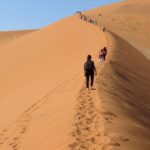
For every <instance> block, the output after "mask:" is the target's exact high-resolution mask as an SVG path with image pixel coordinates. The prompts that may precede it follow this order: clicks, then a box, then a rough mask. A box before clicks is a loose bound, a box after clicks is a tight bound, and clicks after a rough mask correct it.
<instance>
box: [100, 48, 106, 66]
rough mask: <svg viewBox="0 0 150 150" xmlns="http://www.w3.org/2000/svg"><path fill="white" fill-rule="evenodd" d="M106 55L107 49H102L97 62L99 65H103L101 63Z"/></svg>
mask: <svg viewBox="0 0 150 150" xmlns="http://www.w3.org/2000/svg"><path fill="white" fill-rule="evenodd" d="M106 55H107V48H106V47H104V48H103V49H101V50H100V52H99V62H100V64H103V62H104V61H105V58H106Z"/></svg>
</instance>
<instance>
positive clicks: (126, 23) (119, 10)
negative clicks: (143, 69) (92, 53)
mask: <svg viewBox="0 0 150 150" xmlns="http://www.w3.org/2000/svg"><path fill="white" fill-rule="evenodd" d="M149 8H150V2H149V1H148V0H144V1H139V0H137V1H136V0H135V1H132V0H129V1H124V2H122V3H118V4H113V5H110V6H105V7H102V8H98V9H94V10H91V11H89V12H88V13H87V15H88V16H91V17H92V18H94V19H96V20H97V21H98V23H99V25H101V26H105V27H106V28H107V29H109V30H111V31H113V32H114V33H116V34H117V35H119V36H120V37H123V38H124V39H126V40H127V41H128V42H129V43H130V44H132V45H134V47H136V48H137V49H138V50H139V51H140V52H142V53H143V54H144V55H145V56H146V57H147V58H150V51H149V47H150V42H149V41H150V30H149V26H150V15H149V14H150V9H149ZM99 14H101V15H100V16H99Z"/></svg>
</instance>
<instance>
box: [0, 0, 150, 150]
mask: <svg viewBox="0 0 150 150" xmlns="http://www.w3.org/2000/svg"><path fill="white" fill-rule="evenodd" d="M149 4H150V3H149V2H148V1H146V0H145V1H142V4H141V2H140V1H139V0H136V1H132V0H130V1H125V2H121V3H116V4H111V5H109V6H105V7H102V8H96V9H93V10H90V11H87V12H86V13H85V15H86V16H88V17H90V18H92V19H95V20H96V21H97V22H98V24H97V25H94V24H91V23H89V22H86V21H83V20H81V19H80V17H79V15H78V14H77V15H74V16H71V17H67V18H65V19H63V20H60V21H58V22H56V23H54V24H52V25H50V26H47V27H45V28H43V29H40V30H36V31H34V32H31V33H29V34H26V35H25V36H22V37H20V38H19V39H17V40H12V42H9V43H6V44H5V46H1V50H0V61H1V63H0V70H1V78H0V83H1V85H0V90H1V91H2V92H1V93H0V104H1V105H0V119H1V124H0V149H2V150H10V149H12V150H30V149H36V150H49V149H50V150H67V149H68V150H80V149H81V150H82V149H87V150H94V149H95V150H99V149H100V150H141V149H142V150H149V148H150V143H149V139H150V131H149V128H150V121H149V117H150V102H149V99H150V94H149V90H150V61H149V58H150V53H149V51H148V50H149V48H150V45H149V42H148V39H147V38H146V37H145V34H146V35H147V37H148V36H150V34H149V32H150V30H149V28H148V25H149V22H147V23H145V24H144V22H145V21H148V19H147V18H148V17H149V15H148V11H149V9H148V8H149ZM133 12H134V13H133ZM99 14H101V15H99ZM127 17H130V18H131V20H130V19H127ZM127 20H128V23H127V25H126V27H125V26H124V23H123V25H122V24H121V23H120V22H122V21H123V22H126V21H127ZM141 20H142V22H143V24H142V25H140V27H139V29H138V30H137V29H136V30H133V28H131V29H129V27H130V26H133V27H135V28H137V24H136V23H138V22H141ZM135 22H136V23H135ZM134 23H135V24H134ZM133 24H134V25H133ZM104 26H105V27H106V32H102V28H103V27H104ZM120 28H121V29H120ZM142 33H145V34H142ZM139 34H140V35H141V36H137V35H139ZM7 37H9V36H7ZM13 37H14V36H13ZM13 37H12V36H11V39H13ZM3 39H5V36H3ZM104 46H107V48H108V56H107V59H106V62H105V63H104V64H103V65H100V64H99V63H98V51H99V49H100V48H103V47H104ZM87 54H91V55H92V56H93V59H94V61H95V64H96V66H97V71H98V75H97V76H96V79H95V84H94V87H95V90H92V91H90V92H88V91H87V89H86V88H85V82H84V81H85V78H84V73H83V64H84V62H85V60H86V56H87Z"/></svg>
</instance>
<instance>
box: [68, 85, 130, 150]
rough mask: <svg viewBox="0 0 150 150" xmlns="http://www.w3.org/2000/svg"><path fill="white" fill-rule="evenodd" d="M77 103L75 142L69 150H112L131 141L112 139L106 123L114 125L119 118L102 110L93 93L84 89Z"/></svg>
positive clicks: (118, 138)
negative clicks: (122, 143) (105, 127)
mask: <svg viewBox="0 0 150 150" xmlns="http://www.w3.org/2000/svg"><path fill="white" fill-rule="evenodd" d="M77 101H78V103H77V108H76V109H77V110H76V112H77V113H76V114H75V121H74V125H73V127H74V128H73V131H72V133H71V136H72V138H73V141H72V143H71V144H69V145H68V147H69V150H112V149H113V148H114V147H120V146H121V144H119V143H120V141H122V142H127V141H129V139H127V138H124V137H115V138H112V137H111V136H110V135H109V133H108V132H107V130H105V129H104V123H105V122H106V123H109V124H110V123H112V122H113V120H114V119H116V118H117V116H116V115H115V114H114V113H112V112H110V111H104V110H101V108H100V106H99V105H98V104H96V98H95V96H94V94H93V92H91V93H90V92H88V91H86V89H84V88H83V89H82V90H81V91H80V93H79V97H78V98H77Z"/></svg>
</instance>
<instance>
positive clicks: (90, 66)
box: [84, 47, 107, 90]
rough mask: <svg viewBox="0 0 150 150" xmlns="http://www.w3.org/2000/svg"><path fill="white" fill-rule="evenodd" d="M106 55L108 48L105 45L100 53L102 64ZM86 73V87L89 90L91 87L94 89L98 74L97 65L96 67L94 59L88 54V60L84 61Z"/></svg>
mask: <svg viewBox="0 0 150 150" xmlns="http://www.w3.org/2000/svg"><path fill="white" fill-rule="evenodd" d="M106 56H107V48H106V47H104V48H103V49H101V50H100V51H99V54H98V58H99V62H100V64H103V62H104V61H105V58H106ZM84 74H85V77H86V88H87V89H88V90H90V89H91V90H94V89H93V83H94V75H97V71H96V67H95V64H94V61H93V60H92V56H91V55H88V56H87V61H86V62H85V63H84ZM89 82H90V83H89ZM89 84H90V86H89ZM89 87H90V88H89Z"/></svg>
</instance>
